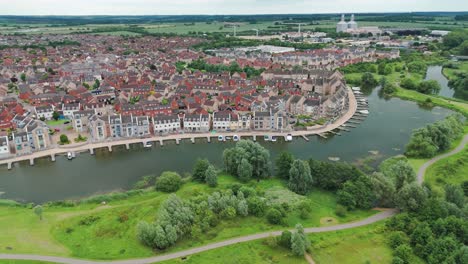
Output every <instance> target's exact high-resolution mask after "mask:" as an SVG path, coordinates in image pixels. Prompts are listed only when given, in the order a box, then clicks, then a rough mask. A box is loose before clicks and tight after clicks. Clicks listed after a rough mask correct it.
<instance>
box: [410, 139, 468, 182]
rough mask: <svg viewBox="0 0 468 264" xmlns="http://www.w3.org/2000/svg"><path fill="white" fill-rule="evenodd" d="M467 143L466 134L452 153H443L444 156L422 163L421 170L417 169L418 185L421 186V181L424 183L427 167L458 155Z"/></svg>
mask: <svg viewBox="0 0 468 264" xmlns="http://www.w3.org/2000/svg"><path fill="white" fill-rule="evenodd" d="M467 143H468V134H466V135H465V136H464V137H463V139H462V141H461V142H460V144H459V145H458V146H457V147H456V148H455V149H454V150H452V151H450V152H448V153H445V154H442V155H439V156H436V157H434V158H432V159H430V160H428V161H426V163H424V164H423V165H422V166H421V168H419V170H418V183H419V184H422V183H423V181H424V175H425V174H426V170H427V168H429V166H431V165H432V164H434V163H436V162H437V161H439V160H441V159H445V158H447V157H450V156H452V155H455V154H457V153H459V152H460V151H462V150H463V149H464V148H465V146H466V144H467Z"/></svg>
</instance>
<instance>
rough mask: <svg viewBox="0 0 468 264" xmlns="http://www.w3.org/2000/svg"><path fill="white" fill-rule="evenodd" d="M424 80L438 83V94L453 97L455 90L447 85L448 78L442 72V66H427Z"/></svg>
mask: <svg viewBox="0 0 468 264" xmlns="http://www.w3.org/2000/svg"><path fill="white" fill-rule="evenodd" d="M426 80H435V81H437V82H438V83H439V84H440V88H441V89H440V91H439V95H441V96H444V97H448V98H453V97H454V94H455V90H453V89H451V88H450V87H449V85H448V79H447V78H445V76H444V75H443V74H442V66H429V67H428V68H427V74H426Z"/></svg>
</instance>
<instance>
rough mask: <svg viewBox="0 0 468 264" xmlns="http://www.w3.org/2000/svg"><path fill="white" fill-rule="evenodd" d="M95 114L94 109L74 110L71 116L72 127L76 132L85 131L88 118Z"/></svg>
mask: <svg viewBox="0 0 468 264" xmlns="http://www.w3.org/2000/svg"><path fill="white" fill-rule="evenodd" d="M95 114H96V111H95V110H82V111H76V112H74V113H73V116H72V125H73V129H74V130H75V131H76V132H78V133H80V132H87V131H88V125H89V119H90V117H91V116H93V115H95Z"/></svg>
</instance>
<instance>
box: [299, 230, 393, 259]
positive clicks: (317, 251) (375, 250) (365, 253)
mask: <svg viewBox="0 0 468 264" xmlns="http://www.w3.org/2000/svg"><path fill="white" fill-rule="evenodd" d="M308 237H309V238H310V240H311V244H312V254H311V255H312V258H313V259H314V261H315V262H316V263H317V264H321V263H323V264H326V263H340V264H346V263H349V264H354V263H391V260H392V250H391V248H390V247H389V246H388V245H387V244H386V241H385V233H384V223H383V222H379V223H376V224H373V225H369V226H364V227H359V228H353V229H350V230H342V231H336V232H327V233H318V234H310V235H309V236H308Z"/></svg>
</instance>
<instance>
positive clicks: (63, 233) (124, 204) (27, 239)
mask: <svg viewBox="0 0 468 264" xmlns="http://www.w3.org/2000/svg"><path fill="white" fill-rule="evenodd" d="M234 182H237V181H236V179H235V178H233V177H230V176H227V175H222V176H220V178H219V186H218V187H217V188H209V187H208V186H206V185H203V184H199V183H193V182H189V183H186V184H185V185H184V186H183V187H182V188H181V189H180V190H179V191H178V192H177V195H178V196H179V197H181V198H189V197H192V196H193V195H195V194H197V193H210V192H213V191H215V190H220V189H226V188H227V187H228V186H229V185H230V184H232V183H234ZM247 185H252V186H255V185H256V188H257V190H258V191H260V192H265V196H266V197H268V199H269V200H271V201H273V202H274V203H277V202H287V203H290V204H291V205H294V204H295V203H296V202H297V201H302V200H306V201H308V202H309V203H310V205H311V213H310V215H309V216H308V217H307V218H305V219H301V218H300V216H299V213H298V212H297V211H296V210H291V212H290V213H288V216H287V218H286V219H285V222H286V224H285V225H283V226H281V225H271V224H269V223H268V222H267V220H266V219H265V218H264V217H262V218H258V217H253V216H248V217H243V218H241V217H239V218H236V219H233V220H230V221H222V222H221V223H220V224H219V225H218V226H216V227H214V228H213V229H211V230H210V231H209V232H206V233H203V234H202V235H201V236H199V237H197V238H195V239H193V238H192V239H191V238H186V239H182V240H180V241H179V242H178V243H177V244H176V245H175V246H174V247H171V248H170V249H169V250H167V251H164V252H173V251H179V250H181V249H187V248H191V247H195V246H201V245H204V244H208V243H212V242H216V241H222V240H225V239H229V238H232V237H237V236H242V235H248V234H253V233H259V232H265V231H271V230H282V229H286V228H292V227H294V225H295V224H296V223H299V222H300V223H302V224H303V225H304V226H307V227H309V226H323V225H332V224H338V223H344V222H349V221H354V220H358V219H362V218H365V217H367V216H370V215H372V214H375V213H377V211H373V210H369V211H353V212H349V213H348V214H347V215H346V216H345V217H338V216H336V214H335V208H336V198H335V196H334V195H333V194H332V193H329V192H325V191H320V190H313V191H312V192H311V193H310V194H309V195H307V196H299V195H296V194H294V193H292V192H290V191H289V190H288V189H287V188H286V187H285V184H284V182H282V181H280V180H278V179H269V180H263V181H261V182H260V183H256V182H254V181H252V182H250V183H247ZM167 196H168V194H164V193H160V192H155V191H147V192H145V193H143V194H139V195H136V196H131V197H129V198H128V199H125V200H120V201H111V202H109V203H107V204H106V205H97V204H81V205H78V206H76V207H70V208H66V207H45V208H44V219H43V220H42V221H40V220H39V219H38V217H37V216H35V215H34V213H33V212H32V209H27V208H23V207H8V206H2V207H0V229H2V230H5V231H2V236H0V252H1V253H31V254H39V253H40V254H46V255H58V256H72V257H81V258H90V259H122V258H134V257H147V256H152V255H155V254H160V253H162V252H153V251H152V250H151V249H150V248H147V247H144V246H143V245H141V244H140V243H139V242H138V240H137V239H136V236H135V229H136V225H137V223H138V221H140V220H146V221H152V220H154V218H155V216H156V213H157V211H158V208H159V205H160V204H161V203H162V202H163V201H164V200H165V199H166V198H167ZM89 216H92V217H94V222H92V223H90V224H83V223H82V222H81V223H80V221H81V220H83V219H85V218H87V217H89ZM327 220H329V221H327ZM7 247H8V248H10V249H8V250H7V249H6V248H7Z"/></svg>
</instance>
